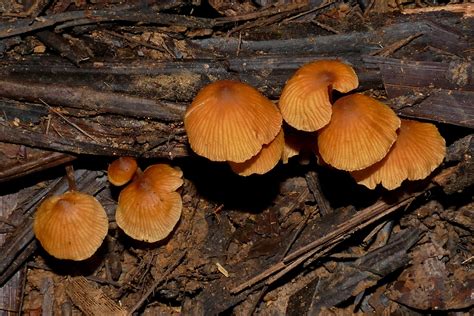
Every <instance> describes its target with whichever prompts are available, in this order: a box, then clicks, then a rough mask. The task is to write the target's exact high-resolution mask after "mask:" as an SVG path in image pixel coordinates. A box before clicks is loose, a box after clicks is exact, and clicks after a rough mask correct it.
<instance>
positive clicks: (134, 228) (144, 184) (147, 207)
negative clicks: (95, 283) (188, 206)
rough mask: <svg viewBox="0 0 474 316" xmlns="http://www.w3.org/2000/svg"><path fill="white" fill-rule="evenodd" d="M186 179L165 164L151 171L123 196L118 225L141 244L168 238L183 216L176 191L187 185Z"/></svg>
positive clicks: (120, 196) (119, 204)
mask: <svg viewBox="0 0 474 316" xmlns="http://www.w3.org/2000/svg"><path fill="white" fill-rule="evenodd" d="M182 175H183V173H182V172H181V171H180V170H177V169H174V168H172V167H170V166H169V165H165V164H158V165H153V166H150V167H148V168H147V169H146V170H145V171H144V172H143V173H142V174H141V175H140V176H139V177H138V178H136V179H135V180H134V181H133V182H132V183H130V184H129V185H127V187H126V188H125V189H123V190H122V192H120V195H119V200H118V205H117V210H116V213H115V219H116V221H117V225H118V226H119V227H120V228H122V229H123V231H124V232H125V233H126V234H127V235H129V236H130V237H132V238H134V239H137V240H143V241H147V242H155V241H159V240H161V239H164V238H166V236H168V235H169V234H170V233H171V231H172V230H173V228H174V226H175V225H176V223H177V222H178V220H179V218H180V216H181V210H182V207H183V205H182V201H181V196H180V195H179V193H177V192H175V190H177V189H178V188H179V187H180V186H181V185H182V184H183V180H182V179H181V177H182Z"/></svg>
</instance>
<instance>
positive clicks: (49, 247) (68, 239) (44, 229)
mask: <svg viewBox="0 0 474 316" xmlns="http://www.w3.org/2000/svg"><path fill="white" fill-rule="evenodd" d="M108 228H109V221H108V218H107V214H106V213H105V210H104V208H103V207H102V205H100V203H99V202H98V201H97V200H96V199H95V198H94V197H93V196H91V195H88V194H84V193H81V192H76V191H69V192H66V193H64V194H62V195H57V196H51V197H49V198H47V199H45V200H44V201H43V202H42V203H41V205H40V206H39V207H38V209H37V210H36V215H35V220H34V225H33V229H34V232H35V235H36V238H37V239H38V240H39V241H40V243H41V245H42V246H43V248H44V249H45V250H46V251H47V252H48V253H49V254H51V255H52V256H53V257H56V258H58V259H70V260H76V261H79V260H84V259H87V258H89V257H91V256H92V255H93V254H94V253H95V252H96V250H97V249H98V248H99V247H100V245H101V244H102V242H103V240H104V238H105V236H106V235H107V231H108Z"/></svg>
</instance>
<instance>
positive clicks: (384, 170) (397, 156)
mask: <svg viewBox="0 0 474 316" xmlns="http://www.w3.org/2000/svg"><path fill="white" fill-rule="evenodd" d="M445 154H446V143H445V140H444V138H443V137H442V136H441V135H440V133H439V131H438V129H437V128H436V126H435V125H433V124H430V123H421V122H417V121H412V120H401V126H400V130H399V133H398V138H397V141H396V142H395V144H394V145H393V146H392V148H391V149H390V152H389V153H388V155H387V156H386V157H385V158H384V159H382V160H381V161H379V162H377V163H376V164H374V165H372V166H370V167H368V168H366V169H363V170H359V171H354V172H351V175H352V176H353V177H354V178H355V180H356V181H357V183H359V184H363V185H365V186H366V187H368V188H369V189H374V188H375V187H376V186H377V184H379V183H381V184H382V186H383V187H385V188H386V189H388V190H393V189H396V188H398V187H399V186H400V185H401V184H402V182H403V181H404V180H406V179H408V180H421V179H424V178H426V177H427V176H428V175H429V174H430V173H431V172H432V171H433V170H434V169H435V168H436V167H438V166H439V165H440V164H441V162H442V161H443V159H444V156H445Z"/></svg>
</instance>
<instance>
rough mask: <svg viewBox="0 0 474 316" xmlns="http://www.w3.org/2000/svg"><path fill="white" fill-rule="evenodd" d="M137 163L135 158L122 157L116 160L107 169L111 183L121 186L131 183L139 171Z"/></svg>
mask: <svg viewBox="0 0 474 316" xmlns="http://www.w3.org/2000/svg"><path fill="white" fill-rule="evenodd" d="M137 168H138V165H137V161H136V160H135V158H133V157H120V158H118V159H116V160H114V161H113V162H112V163H111V164H110V165H109V168H108V169H107V177H108V179H109V182H110V183H112V184H113V185H116V186H121V185H124V184H126V183H127V182H128V181H130V180H131V179H132V178H133V176H134V175H135V172H136V171H137Z"/></svg>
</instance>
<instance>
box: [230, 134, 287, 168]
mask: <svg viewBox="0 0 474 316" xmlns="http://www.w3.org/2000/svg"><path fill="white" fill-rule="evenodd" d="M284 143H285V140H284V136H283V129H281V130H280V133H278V135H277V136H276V137H275V139H274V140H273V141H271V142H270V143H269V144H267V145H263V147H262V150H260V152H259V153H258V154H257V155H255V156H253V157H252V158H250V159H249V160H247V161H244V162H232V161H229V165H230V167H231V169H232V170H233V171H234V172H235V173H237V174H239V175H241V176H249V175H251V174H264V173H267V172H268V171H270V170H272V169H273V168H274V167H275V166H276V165H277V164H278V161H280V158H281V155H282V152H283V146H284Z"/></svg>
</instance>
